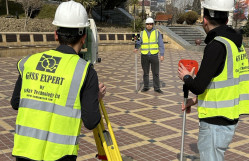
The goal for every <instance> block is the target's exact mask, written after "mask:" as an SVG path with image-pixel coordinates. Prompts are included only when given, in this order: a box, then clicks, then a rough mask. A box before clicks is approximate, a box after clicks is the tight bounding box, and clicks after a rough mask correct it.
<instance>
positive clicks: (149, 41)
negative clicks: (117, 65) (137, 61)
mask: <svg viewBox="0 0 249 161" xmlns="http://www.w3.org/2000/svg"><path fill="white" fill-rule="evenodd" d="M158 36H159V33H158V31H157V30H153V31H152V32H151V34H150V37H148V34H147V31H146V30H144V31H142V32H141V37H142V40H143V43H142V45H141V53H142V54H148V53H149V52H150V53H151V54H157V53H158V52H159V45H158Z"/></svg>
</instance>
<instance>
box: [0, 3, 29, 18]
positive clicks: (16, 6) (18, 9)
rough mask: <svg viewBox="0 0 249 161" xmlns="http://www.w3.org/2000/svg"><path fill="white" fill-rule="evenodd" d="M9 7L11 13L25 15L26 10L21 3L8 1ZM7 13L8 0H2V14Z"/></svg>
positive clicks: (0, 8) (0, 6)
mask: <svg viewBox="0 0 249 161" xmlns="http://www.w3.org/2000/svg"><path fill="white" fill-rule="evenodd" d="M8 8H9V14H10V15H13V16H16V14H17V13H18V14H19V16H20V15H24V11H23V8H22V5H21V4H20V3H17V2H14V1H8ZM5 15H7V12H6V1H5V0H0V16H5Z"/></svg>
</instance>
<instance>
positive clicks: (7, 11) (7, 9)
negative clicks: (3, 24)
mask: <svg viewBox="0 0 249 161" xmlns="http://www.w3.org/2000/svg"><path fill="white" fill-rule="evenodd" d="M6 14H7V15H9V6H8V0H6Z"/></svg>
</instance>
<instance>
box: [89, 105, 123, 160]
mask: <svg viewBox="0 0 249 161" xmlns="http://www.w3.org/2000/svg"><path fill="white" fill-rule="evenodd" d="M100 111H102V113H103V115H104V118H105V122H106V124H107V127H108V130H109V132H108V131H106V130H105V126H104V122H103V118H102V116H101V120H100V123H99V124H98V126H97V127H96V128H95V129H94V130H93V134H94V138H95V142H96V146H97V149H98V154H97V158H98V159H100V160H102V161H106V160H108V161H122V158H121V154H120V151H119V149H118V145H117V142H116V139H115V136H114V133H113V130H112V127H111V124H110V121H109V118H108V116H107V112H106V110H105V107H104V104H103V101H102V100H101V101H100Z"/></svg>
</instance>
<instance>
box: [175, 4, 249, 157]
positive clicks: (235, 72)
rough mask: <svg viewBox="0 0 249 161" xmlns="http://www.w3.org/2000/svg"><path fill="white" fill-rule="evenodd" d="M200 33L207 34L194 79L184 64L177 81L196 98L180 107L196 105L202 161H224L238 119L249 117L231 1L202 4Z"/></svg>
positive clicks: (246, 76)
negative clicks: (231, 23) (230, 15)
mask: <svg viewBox="0 0 249 161" xmlns="http://www.w3.org/2000/svg"><path fill="white" fill-rule="evenodd" d="M203 8H204V18H203V29H204V30H205V32H206V33H207V37H206V39H205V43H206V44H207V46H206V47H205V50H204V55H203V59H202V62H201V66H200V69H199V71H198V73H197V75H196V77H195V78H193V72H194V71H193V70H192V71H191V72H189V71H188V70H187V69H186V68H185V67H184V65H183V64H181V65H180V67H179V68H178V74H179V78H180V79H181V80H183V81H184V83H185V85H186V87H187V88H188V89H189V90H190V91H191V92H192V93H194V94H195V95H197V96H196V97H194V98H191V99H188V100H187V103H186V105H184V104H183V105H182V110H183V111H184V110H185V109H186V108H187V107H191V106H193V105H195V104H198V117H199V120H200V127H199V137H198V143H197V145H198V149H199V153H200V160H201V161H223V160H224V153H225V151H226V150H227V149H228V146H229V144H230V143H231V141H232V138H233V136H234V133H235V129H236V127H237V124H238V121H239V116H240V115H242V114H249V66H248V58H247V54H246V51H245V49H244V47H243V45H242V35H241V34H239V33H237V32H236V31H235V30H234V29H232V28H230V27H228V26H227V25H226V24H227V22H228V13H229V11H232V10H233V8H234V0H204V3H203Z"/></svg>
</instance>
